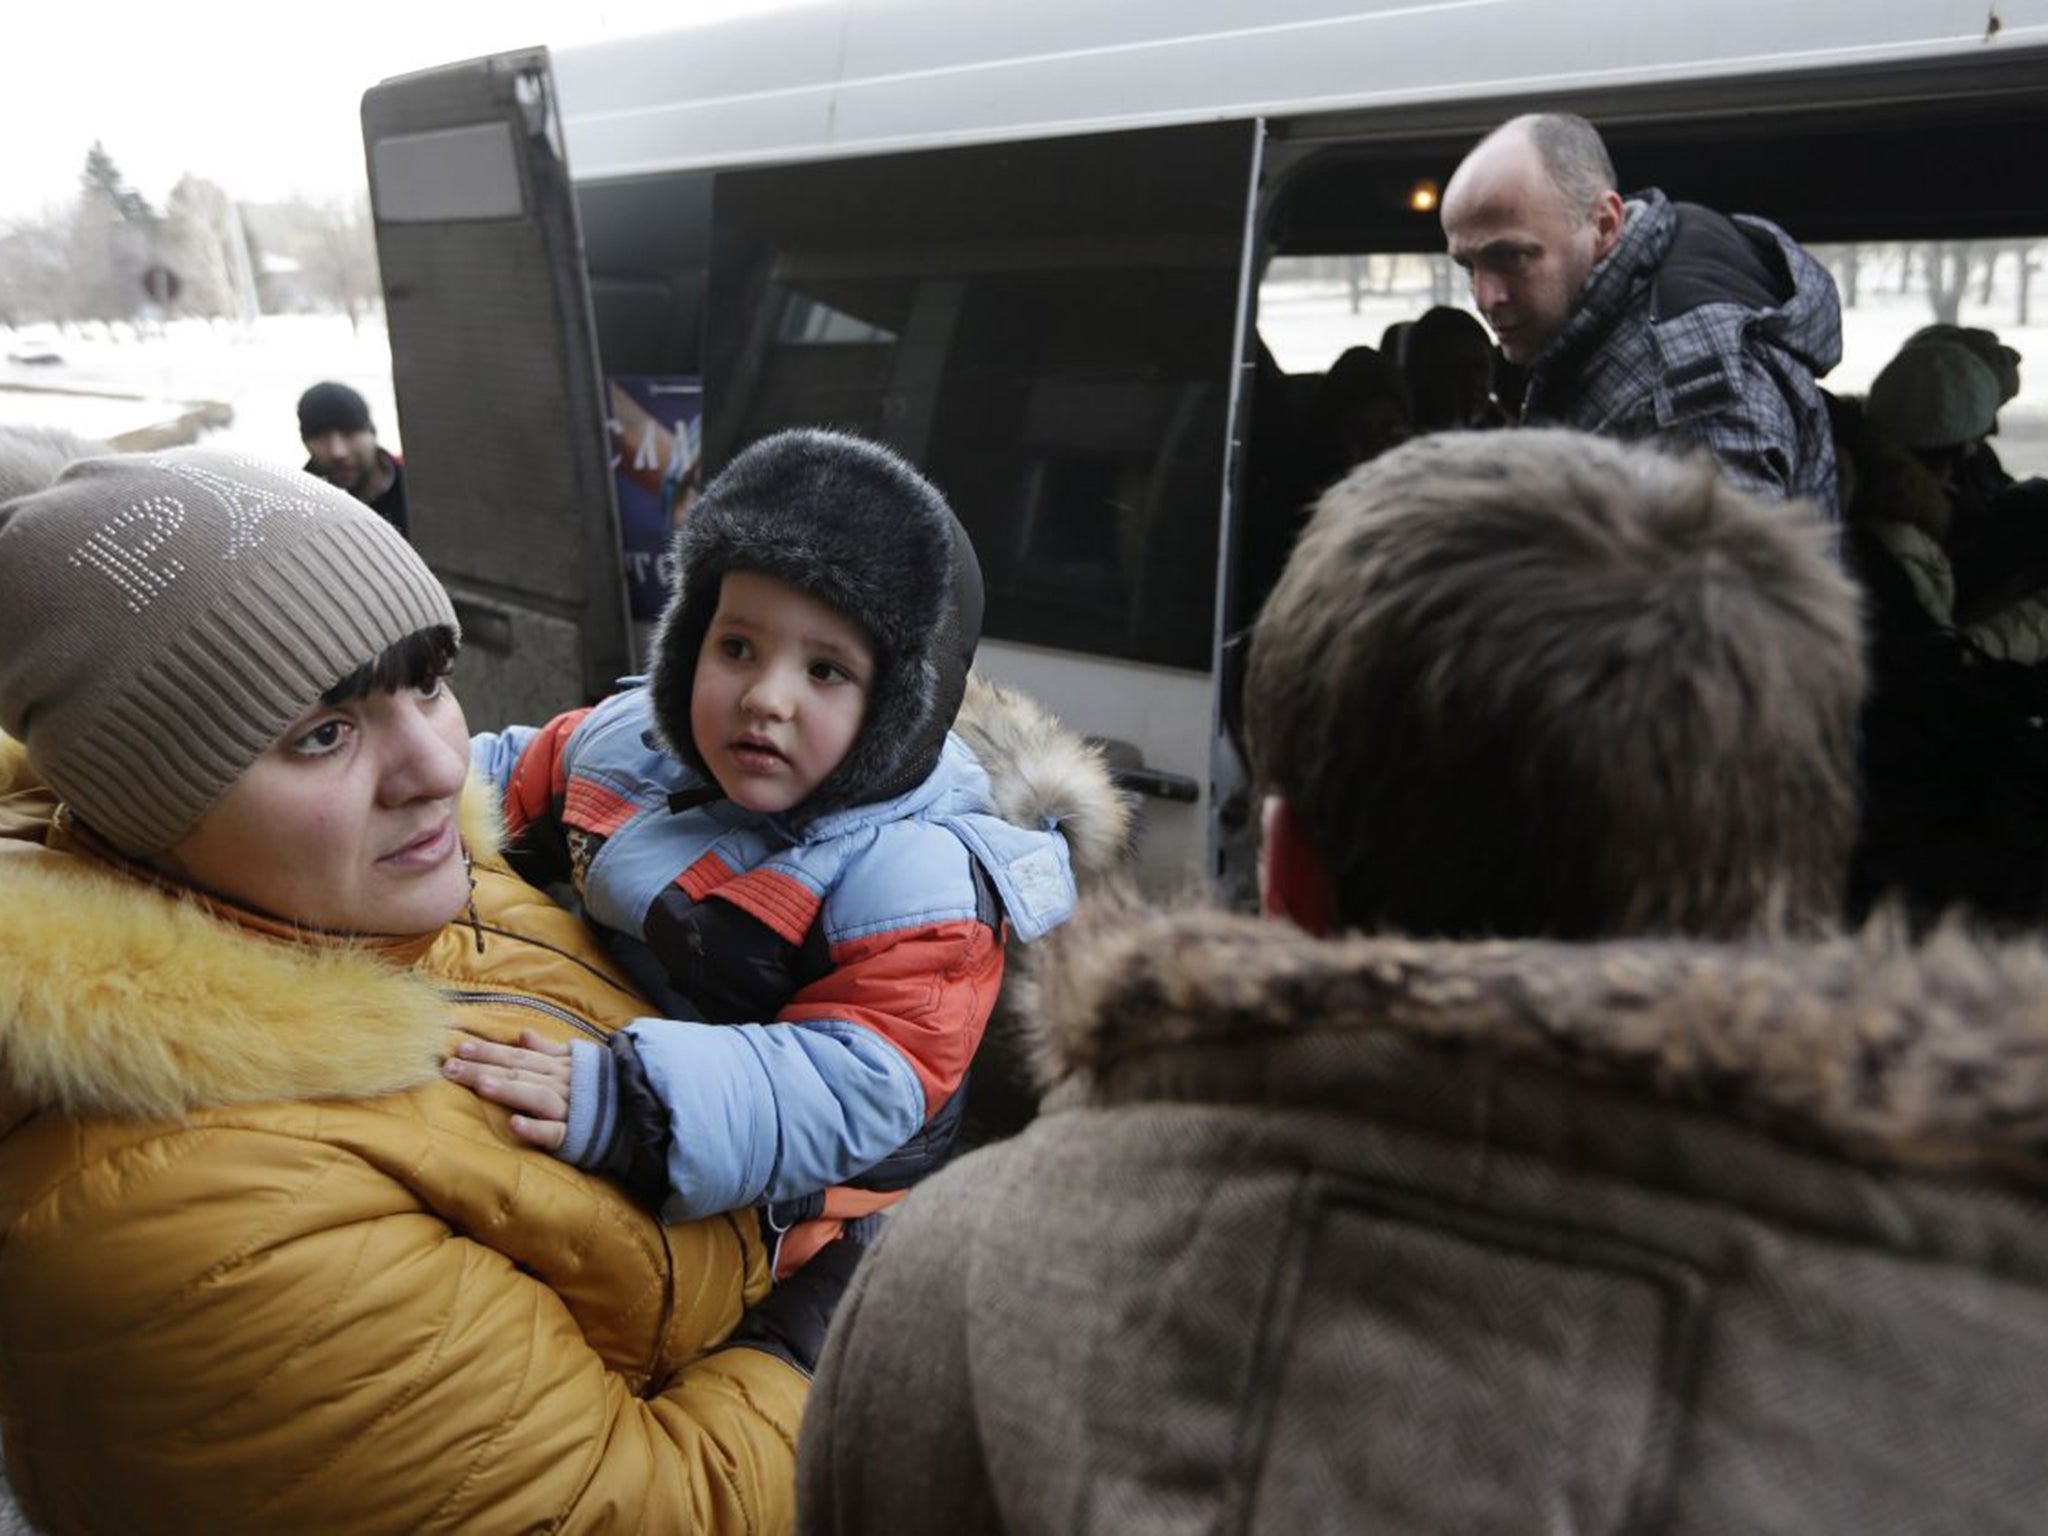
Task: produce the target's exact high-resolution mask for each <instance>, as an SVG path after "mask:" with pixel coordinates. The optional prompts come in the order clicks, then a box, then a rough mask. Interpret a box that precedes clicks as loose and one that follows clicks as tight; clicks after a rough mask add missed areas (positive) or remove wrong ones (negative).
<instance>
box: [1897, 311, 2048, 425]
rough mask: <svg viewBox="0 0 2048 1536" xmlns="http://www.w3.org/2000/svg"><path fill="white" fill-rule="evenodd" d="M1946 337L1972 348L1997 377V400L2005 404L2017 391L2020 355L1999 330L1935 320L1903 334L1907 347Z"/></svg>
mask: <svg viewBox="0 0 2048 1536" xmlns="http://www.w3.org/2000/svg"><path fill="white" fill-rule="evenodd" d="M1936 341H1946V342H1951V343H1953V344H1954V345H1956V346H1959V347H1962V348H1964V349H1965V350H1966V351H1969V352H1973V353H1975V354H1976V356H1977V361H1978V362H1980V363H1982V364H1983V365H1984V366H1985V367H1986V368H1989V369H1990V370H1991V372H1992V375H1993V376H1994V377H1995V378H1996V379H1997V380H1998V403H1999V404H2000V405H2004V404H2006V403H2007V402H2008V401H2010V400H2011V399H2012V398H2013V397H2014V396H2015V395H2017V394H2018V393H2019V392H2020V355H2019V353H2018V352H2017V351H2016V350H2015V349H2014V348H2012V347H2008V346H2007V345H2006V344H2005V343H2004V342H2002V341H2000V340H1999V339H1998V332H1996V331H1987V330H1985V329H1984V328H1983V327H1982V326H1976V325H1948V324H1945V323H1942V322H1936V323H1935V324H1933V325H1923V326H1921V327H1920V329H1919V330H1917V331H1915V332H1914V333H1913V334H1912V335H1910V336H1908V337H1907V338H1906V345H1907V346H1909V347H1924V346H1926V345H1927V344H1928V343H1929V342H1936Z"/></svg>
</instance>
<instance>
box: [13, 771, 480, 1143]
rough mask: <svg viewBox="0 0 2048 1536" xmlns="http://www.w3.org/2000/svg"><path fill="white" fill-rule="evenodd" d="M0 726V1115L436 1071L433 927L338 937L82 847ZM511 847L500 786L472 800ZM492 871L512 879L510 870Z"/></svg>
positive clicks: (155, 1109)
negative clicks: (239, 906) (273, 919)
mask: <svg viewBox="0 0 2048 1536" xmlns="http://www.w3.org/2000/svg"><path fill="white" fill-rule="evenodd" d="M52 803H53V802H51V801H49V800H48V798H47V797H46V796H44V795H42V794H40V793H38V787H37V785H36V782H35V779H34V776H33V771H32V770H31V769H30V768H29V766H28V764H27V760H26V758H25V756H24V755H22V754H21V753H20V752H19V750H18V748H16V745H15V743H13V742H11V741H9V740H8V739H7V738H5V737H0V829H6V828H7V827H8V823H9V820H10V818H9V817H8V816H7V815H6V814H5V813H7V812H9V811H12V810H15V809H16V808H19V807H23V806H27V807H29V808H30V809H29V810H27V811H24V812H23V813H22V814H20V815H16V816H13V817H12V818H11V820H12V827H11V830H12V831H13V833H14V835H13V836H0V1106H5V1107H0V1125H4V1124H6V1123H8V1122H10V1121H11V1120H12V1119H13V1118H14V1115H15V1114H16V1113H19V1112H21V1111H23V1110H26V1109H28V1108H31V1107H34V1106H38V1105H54V1106H56V1107H59V1108H61V1109H64V1110H67V1111H71V1112H75V1113H81V1114H107V1115H113V1116H116V1117H120V1118H134V1119H153V1118H159V1117H176V1116H180V1115H184V1114H187V1113H189V1112H191V1111H193V1110H195V1109H201V1108H212V1107H218V1106H223V1105H230V1104H248V1103H262V1102H267V1101H271V1100H310V1099H323V1098H365V1097H372V1096H375V1095H378V1094H383V1093H388V1092H392V1091H395V1090H397V1089H401V1088H407V1087H412V1086H416V1085H417V1084H420V1083H423V1082H426V1081H429V1080H430V1079H431V1078H432V1077H433V1076H434V1074H435V1072H436V1070H437V1068H438V1066H439V1062H440V1058H441V1055H442V1049H443V1045H444V1043H445V1041H446V1038H447V1034H448V1031H449V1029H450V1028H451V1027H452V1025H453V1024H454V1022H455V1020H454V1017H453V1014H452V1011H451V1008H450V1006H449V1003H448V1000H447V997H446V995H445V993H444V992H443V991H442V990H441V988H440V987H439V986H438V985H436V984H435V981H434V980H433V979H432V977H430V976H429V975H428V974H426V973H425V972H424V971H422V970H421V969H419V968H418V965H417V962H419V961H420V960H421V958H422V957H423V956H424V955H425V953H426V952H427V951H428V950H429V949H430V947H432V945H433V944H434V942H435V940H434V938H433V937H432V936H429V937H427V938H421V939H412V940H388V941H387V940H362V941H331V942H323V941H321V940H319V939H317V938H313V937H310V936H294V935H292V934H291V933H290V932H289V930H287V929H284V928H283V927H281V926H280V925H275V924H269V923H266V922H265V920H263V919H261V918H257V917H254V916H253V915H250V914H239V913H236V912H234V911H233V910H232V909H231V908H228V907H226V906H224V905H220V904H216V903H212V902H210V901H208V900H206V899H204V898H202V897H199V896H197V895H194V894H191V893H180V892H178V891H177V890H175V888H170V887H166V886H163V885H160V884H157V883H154V882H152V881H151V880H149V879H148V878H147V877H145V876H141V875H139V874H138V873H134V872H129V871H126V870H124V869H122V868H120V867H118V866H117V865H116V864H114V863H110V862H107V861H106V860H105V859H103V858H100V857H95V856H92V855H91V854H89V853H86V852H83V851H79V845H80V841H81V839H82V837H83V836H84V834H80V833H77V832H74V831H70V830H68V829H67V826H66V824H65V822H64V821H63V820H62V819H60V820H59V822H58V824H57V825H56V826H55V827H53V828H49V829H48V830H49V835H50V844H51V845H54V846H48V845H45V844H44V843H43V842H42V841H41V840H40V838H36V839H31V838H29V837H26V836H24V835H23V833H24V829H25V826H27V825H30V824H32V823H33V821H34V820H35V819H36V817H35V816H34V814H33V809H34V808H35V807H41V808H42V810H43V813H44V815H45V816H46V815H47V811H48V808H49V806H50V805H51V804H52ZM462 823H463V833H464V836H465V838H466V839H467V840H468V841H469V844H470V846H471V847H472V848H475V849H478V850H480V851H487V850H494V849H495V847H496V842H497V836H498V833H497V823H496V821H495V818H494V816H493V814H492V810H491V805H490V799H489V796H488V795H486V794H482V793H479V792H478V791H477V789H476V786H474V785H472V787H471V791H470V793H468V794H466V795H465V797H464V803H463V817H462ZM491 878H493V879H499V878H503V879H508V880H509V877H501V876H496V875H493V876H492V877H491Z"/></svg>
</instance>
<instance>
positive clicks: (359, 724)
mask: <svg viewBox="0 0 2048 1536" xmlns="http://www.w3.org/2000/svg"><path fill="white" fill-rule="evenodd" d="M468 771H469V728H468V726H467V724H466V723H465V722H464V720H463V718H462V706H461V705H460V704H458V703H456V702H455V695H454V694H453V693H451V692H450V691H449V690H448V685H447V683H446V682H444V681H442V680H439V679H436V680H435V681H433V682H430V683H425V684H422V685H420V686H419V687H416V688H400V689H399V690H398V691H397V692H395V693H384V692H381V691H379V690H376V689H372V690H371V691H370V693H369V694H368V695H367V696H365V697H364V698H361V699H356V700H352V701H350V702H347V703H342V704H332V705H329V704H321V705H317V706H315V707H314V708H313V709H311V710H308V711H307V712H306V713H305V714H303V715H301V716H300V717H299V718H298V719H297V720H295V721H293V722H292V724H291V726H290V727H289V728H288V729H287V730H286V731H285V733H284V735H282V736H281V737H279V738H278V739H277V741H276V742H275V743H274V744H273V745H272V746H271V748H270V750H269V751H268V752H265V753H264V754H263V756H261V757H260V758H258V759H257V760H256V761H255V762H254V763H252V764H251V765H250V766H249V769H248V771H247V772H245V773H244V774H243V775H242V776H241V777H240V778H239V779H237V780H236V781H235V783H234V786H233V787H232V788H231V789H229V790H228V792H227V793H226V794H225V795H223V796H222V797H221V798H220V799H219V800H218V801H216V802H215V803H214V805H213V807H212V808H211V809H210V810H208V811H207V813H206V815H205V816H203V817H202V818H201V819H200V821H199V824H198V825H197V826H195V827H194V828H193V829H192V830H191V831H190V832H188V833H186V834H185V836H184V837H183V838H182V839H180V840H179V841H178V842H177V843H176V844H175V845H174V846H173V847H172V848H171V850H170V852H169V854H168V856H166V857H165V858H163V859H161V860H160V861H159V862H160V863H161V865H162V867H163V868H165V869H166V870H168V871H169V872H171V873H172V874H175V875H176V876H178V877H179V878H180V879H183V880H185V881H187V882H189V883H191V884H193V885H196V886H199V887H201V888H202V889H204V890H208V891H211V892H213V893H214V894H216V895H219V896H225V897H227V898H229V899H230V900H232V901H235V902H239V903H240V904H242V905H243V906H247V907H254V908H256V909H258V910H259V911H262V912H267V913H269V914H270V915H271V916H273V917H281V918H285V919H287V920H289V921H292V922H297V923H301V924H304V925H305V926H307V927H310V928H324V929H328V930H331V931H339V932H346V933H392V934H415V933H428V932H431V931H432V930H434V929H436V928H439V927H440V926H441V925H442V924H443V923H446V922H448V921H450V920H451V919H452V918H454V917H455V916H456V915H457V914H458V913H459V912H461V911H462V909H463V907H464V906H465V905H466V904H467V902H468V899H469V875H468V871H467V869H465V867H464V865H463V859H462V839H461V835H460V832H459V830H458V828H457V825H456V806H457V801H458V799H459V798H460V796H461V793H462V784H463V780H464V778H465V777H466V776H467V774H468Z"/></svg>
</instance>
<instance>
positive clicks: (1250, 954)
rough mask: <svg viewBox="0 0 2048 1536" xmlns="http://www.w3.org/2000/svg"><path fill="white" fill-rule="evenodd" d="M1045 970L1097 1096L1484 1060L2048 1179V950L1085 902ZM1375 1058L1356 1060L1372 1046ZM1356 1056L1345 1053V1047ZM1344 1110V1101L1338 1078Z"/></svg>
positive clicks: (1812, 1135)
mask: <svg viewBox="0 0 2048 1536" xmlns="http://www.w3.org/2000/svg"><path fill="white" fill-rule="evenodd" d="M1050 950H1051V952H1050V953H1049V954H1048V956H1047V957H1046V958H1045V960H1044V961H1043V962H1042V968H1041V972H1040V988H1041V991H1040V998H1039V1024H1040V1031H1041V1033H1040V1036H1039V1039H1038V1051H1039V1067H1040V1071H1041V1075H1042V1077H1043V1078H1044V1079H1045V1080H1046V1081H1047V1082H1048V1084H1052V1083H1059V1082H1062V1081H1065V1082H1067V1083H1069V1084H1070V1086H1069V1088H1068V1090H1067V1091H1068V1092H1069V1093H1070V1094H1078V1095H1080V1096H1082V1097H1084V1098H1086V1099H1089V1100H1091V1101H1097V1102H1117V1101H1127V1100H1132V1099H1155V1100H1173V1099H1177V1098H1181V1097H1183V1096H1193V1097H1199V1098H1205V1099H1209V1100H1212V1101H1213V1100H1218V1099H1221V1100H1224V1101H1229V1102H1246V1103H1284V1102H1286V1101H1287V1099H1288V1097H1289V1095H1290V1092H1291V1090H1292V1087H1293V1086H1294V1085H1293V1084H1292V1083H1291V1080H1290V1079H1289V1078H1288V1076H1287V1074H1286V1073H1285V1072H1284V1071H1280V1070H1277V1069H1276V1068H1275V1066H1274V1061H1273V1059H1272V1054H1273V1053H1274V1051H1275V1050H1276V1049H1277V1048H1282V1047H1284V1046H1286V1045H1288V1044H1291V1043H1299V1042H1302V1041H1306V1040H1309V1039H1310V1038H1311V1037H1317V1044H1318V1046H1319V1047H1320V1048H1319V1049H1318V1050H1317V1051H1316V1053H1315V1054H1314V1056H1313V1059H1314V1060H1315V1061H1316V1062H1317V1063H1318V1065H1319V1067H1320V1069H1321V1070H1322V1071H1323V1072H1324V1073H1326V1074H1327V1073H1328V1072H1329V1071H1330V1070H1331V1067H1332V1063H1333V1062H1337V1063H1341V1062H1346V1061H1349V1062H1352V1063H1353V1064H1354V1065H1355V1067H1356V1072H1357V1076H1358V1078H1359V1080H1360V1081H1364V1080H1365V1079H1366V1078H1369V1077H1370V1076H1372V1075H1373V1074H1374V1073H1375V1072H1381V1071H1383V1070H1384V1068H1385V1066H1386V1063H1387V1060H1388V1054H1389V1051H1390V1049H1392V1050H1394V1051H1395V1052H1396V1053H1401V1054H1410V1055H1412V1054H1413V1053H1414V1052H1416V1051H1421V1052H1425V1053H1429V1054H1433V1055H1435V1056H1437V1057H1438V1058H1439V1059H1441V1058H1442V1057H1444V1056H1445V1055H1446V1054H1452V1055H1456V1054H1459V1053H1462V1055H1463V1056H1464V1057H1466V1058H1471V1057H1476V1056H1480V1055H1483V1056H1484V1057H1485V1058H1486V1060H1487V1061H1489V1062H1491V1063H1497V1064H1499V1065H1500V1066H1502V1067H1503V1068H1506V1069H1509V1070H1513V1069H1517V1068H1532V1069H1539V1070H1541V1069H1548V1070H1549V1071H1551V1072H1553V1073H1556V1074H1559V1075H1561V1076H1562V1077H1564V1078H1565V1079H1566V1080H1569V1079H1571V1078H1574V1077H1577V1078H1583V1079H1585V1080H1586V1081H1587V1082H1588V1083H1589V1084H1597V1085H1599V1086H1600V1087H1602V1088H1603V1089H1605V1090H1608V1091H1616V1090H1618V1091H1621V1092H1623V1093H1625V1094H1629V1095H1632V1096H1636V1097H1640V1098H1644V1099H1648V1100H1655V1101H1665V1102H1671V1103H1675V1104H1683V1105H1688V1106H1692V1107H1695V1108H1703V1109H1706V1110H1709V1111H1712V1112H1714V1113H1717V1114H1722V1115H1727V1116H1730V1117H1732V1118H1736V1119H1740V1120H1744V1121H1747V1122H1750V1123H1752V1124H1757V1125H1761V1126H1763V1127H1765V1128H1767V1129H1769V1130H1771V1131H1773V1132H1775V1133H1777V1134H1779V1135H1781V1136H1784V1137H1786V1138H1788V1139H1791V1140H1795V1141H1799V1142H1803V1143H1808V1144H1819V1145H1823V1146H1827V1147H1831V1148H1834V1149H1836V1150H1840V1151H1845V1152H1848V1153H1850V1154H1851V1155H1853V1156H1855V1157H1858V1158H1860V1159H1863V1160H1866V1161H1870V1162H1874V1163H1880V1164H1891V1165H1898V1166H1912V1167H1922V1168H1944V1169H1976V1170H1984V1171H1995V1172H1999V1173H2002V1174H2004V1175H2006V1176H2008V1177H2012V1178H2016V1179H2017V1180H2018V1181H2020V1182H2023V1183H2026V1184H2030V1185H2035V1186H2041V1185H2048V950H2044V949H2043V948H2042V947H2040V946H2038V945H2033V944H2008V945H1998V946H1993V945H1989V944H1986V943H1981V942H1978V941H1975V940H1972V939H1970V938H1968V937H1967V936H1965V935H1963V934H1961V933H1960V932H1956V931H1949V932H1944V933H1942V934H1940V935H1937V936H1936V937H1935V938H1933V939H1932V940H1930V941H1927V942H1924V943H1920V944H1912V943H1909V942H1908V941H1906V940H1905V939H1903V938H1901V937H1899V936H1896V935H1894V934H1892V933H1890V932H1888V931H1885V930H1882V929H1879V928H1872V929H1871V930H1869V931H1866V932H1865V933H1864V934H1862V935H1860V936H1857V937H1854V938H1842V939H1838V940H1834V941H1828V942H1821V943H1813V944H1794V943H1790V942H1785V943H1780V944H1754V945H1743V946H1738V945H1711V944H1701V943H1690V942H1682V941H1661V942H1650V941H1617V942H1612V943H1606V944H1597V945H1569V944H1558V943H1538V942H1494V943H1468V944H1460V943H1427V942H1418V941H1414V940H1407V939H1399V938H1364V937H1346V938H1339V939H1333V940H1318V939H1314V938H1311V937H1309V936H1308V935H1306V934H1304V933H1302V932H1301V931H1300V930H1298V929H1296V928H1294V927H1292V926H1291V925H1288V924H1284V923H1281V922H1278V921H1271V920H1263V919H1257V918H1249V917H1239V916H1234V915H1226V914H1222V913H1215V912H1207V911H1197V912H1180V913H1165V912H1158V911H1150V910H1144V909H1139V908H1136V907H1132V906H1128V905H1123V904H1119V903H1114V902H1107V901H1098V902H1093V903H1089V904H1084V906H1083V908H1082V909H1081V911H1080V912H1079V913H1077V914H1076V916H1075V917H1074V919H1073V920H1072V921H1071V922H1070V923H1069V924H1068V925H1067V926H1066V928H1065V929H1063V930H1062V931H1061V932H1060V933H1059V934H1058V935H1056V936H1055V937H1054V939H1053V940H1052V941H1051V944H1050ZM1353 1041H1355V1051H1352V1052H1351V1053H1350V1054H1348V1055H1347V1048H1348V1046H1349V1044H1350V1042H1353ZM1333 1050H1334V1054H1333ZM1318 1093H1319V1102H1320V1103H1321V1104H1323V1105H1324V1106H1325V1107H1327V1106H1328V1104H1329V1103H1330V1102H1332V1100H1333V1098H1336V1099H1339V1100H1341V1098H1342V1094H1341V1092H1338V1093H1335V1094H1333V1093H1332V1092H1331V1091H1330V1088H1329V1084H1328V1083H1327V1081H1326V1082H1324V1083H1323V1084H1322V1085H1320V1087H1319V1089H1318Z"/></svg>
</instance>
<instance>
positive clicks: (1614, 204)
mask: <svg viewBox="0 0 2048 1536" xmlns="http://www.w3.org/2000/svg"><path fill="white" fill-rule="evenodd" d="M1627 223H1628V205H1627V204H1626V203H1624V202H1623V201H1622V200H1621V194H1620V193H1619V192H1617V191H1615V190H1614V189H1613V188H1612V187H1609V188H1608V189H1607V190H1606V191H1605V192H1602V193H1601V194H1600V199H1599V201H1598V202H1596V203H1594V204H1593V259H1594V260H1595V261H1598V260H1600V259H1601V258H1602V257H1603V256H1605V255H1606V254H1607V253H1608V252H1609V251H1611V250H1613V249H1614V242H1615V241H1617V240H1619V239H1620V238H1621V231H1622V228H1623V226H1625V225H1626V224H1627Z"/></svg>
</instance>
